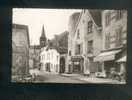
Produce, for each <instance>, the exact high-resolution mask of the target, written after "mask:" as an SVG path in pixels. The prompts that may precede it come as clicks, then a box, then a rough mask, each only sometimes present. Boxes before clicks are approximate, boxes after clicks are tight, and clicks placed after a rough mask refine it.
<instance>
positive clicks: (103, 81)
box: [61, 73, 125, 84]
mask: <svg viewBox="0 0 132 100" xmlns="http://www.w3.org/2000/svg"><path fill="white" fill-rule="evenodd" d="M61 75H62V76H64V77H69V78H73V79H77V80H81V81H85V82H87V83H95V84H125V82H119V81H117V80H112V79H105V78H96V77H88V76H83V75H81V74H66V73H64V74H61Z"/></svg>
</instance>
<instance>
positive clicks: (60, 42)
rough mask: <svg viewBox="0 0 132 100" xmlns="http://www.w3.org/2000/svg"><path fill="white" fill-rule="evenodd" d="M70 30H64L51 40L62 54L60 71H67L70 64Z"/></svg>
mask: <svg viewBox="0 0 132 100" xmlns="http://www.w3.org/2000/svg"><path fill="white" fill-rule="evenodd" d="M68 34H69V33H68V31H64V32H62V33H61V34H59V35H55V37H54V39H53V40H51V41H52V44H53V47H54V48H55V49H56V50H57V51H58V53H59V54H60V61H59V62H60V63H59V64H60V65H59V67H60V71H59V72H60V73H65V72H67V66H68V56H67V54H68Z"/></svg>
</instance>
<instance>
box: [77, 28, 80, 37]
mask: <svg viewBox="0 0 132 100" xmlns="http://www.w3.org/2000/svg"><path fill="white" fill-rule="evenodd" d="M77 38H78V39H79V38H80V30H77Z"/></svg>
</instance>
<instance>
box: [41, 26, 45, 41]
mask: <svg viewBox="0 0 132 100" xmlns="http://www.w3.org/2000/svg"><path fill="white" fill-rule="evenodd" d="M41 38H46V36H45V30H44V25H43V27H42V33H41Z"/></svg>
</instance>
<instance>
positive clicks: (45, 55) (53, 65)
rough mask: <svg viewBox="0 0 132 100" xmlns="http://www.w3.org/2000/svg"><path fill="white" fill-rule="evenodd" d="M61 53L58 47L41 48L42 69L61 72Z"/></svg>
mask: <svg viewBox="0 0 132 100" xmlns="http://www.w3.org/2000/svg"><path fill="white" fill-rule="evenodd" d="M59 61H60V55H59V53H58V52H57V50H56V49H51V48H48V47H44V48H41V53H40V62H41V70H43V71H45V72H51V73H59V65H60V64H59Z"/></svg>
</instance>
